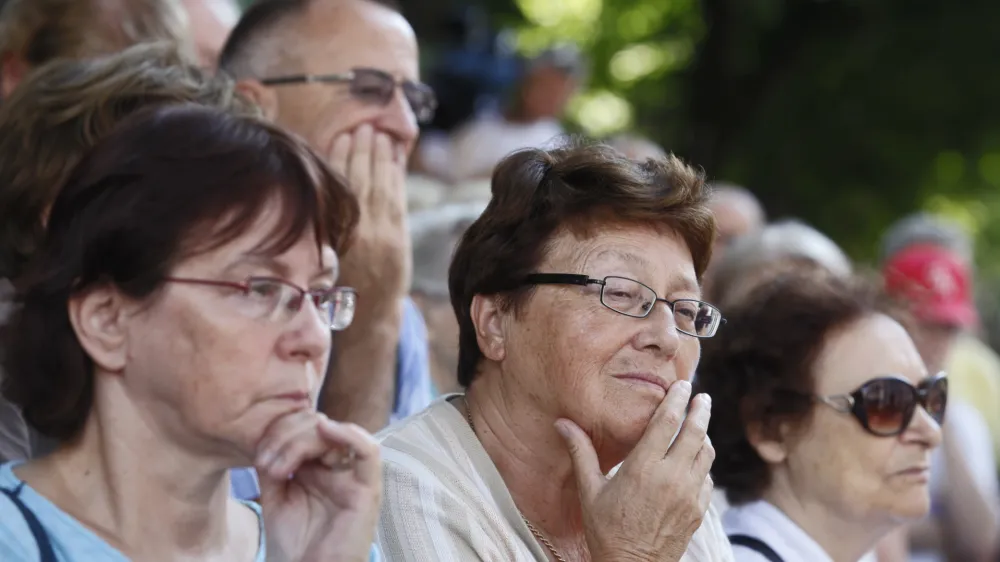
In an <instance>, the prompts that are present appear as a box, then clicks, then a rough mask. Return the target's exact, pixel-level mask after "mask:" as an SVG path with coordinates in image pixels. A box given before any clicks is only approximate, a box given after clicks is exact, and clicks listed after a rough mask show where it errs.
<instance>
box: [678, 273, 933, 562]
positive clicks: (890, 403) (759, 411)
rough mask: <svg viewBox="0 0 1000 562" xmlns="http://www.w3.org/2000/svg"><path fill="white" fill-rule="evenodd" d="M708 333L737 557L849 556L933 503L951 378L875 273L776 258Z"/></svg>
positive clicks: (715, 438) (704, 388)
mask: <svg viewBox="0 0 1000 562" xmlns="http://www.w3.org/2000/svg"><path fill="white" fill-rule="evenodd" d="M727 320H728V323H727V325H726V330H725V331H724V332H723V333H722V334H720V337H717V338H715V339H713V340H712V341H711V342H710V344H709V345H706V346H705V360H704V361H702V363H701V366H700V367H699V369H698V379H697V384H696V385H695V386H696V388H697V390H699V391H701V392H707V393H710V394H711V395H712V397H713V399H714V401H715V407H716V408H715V412H716V414H715V416H713V418H712V423H711V425H710V426H709V429H708V435H709V437H711V439H712V443H713V444H714V445H715V447H716V450H717V451H718V458H717V460H716V462H715V466H714V467H713V468H712V476H713V478H714V479H715V482H716V483H717V484H718V486H719V487H720V488H722V489H724V490H725V492H726V497H727V499H728V500H729V502H730V504H731V505H732V506H733V507H732V508H730V509H729V510H728V511H727V512H726V514H725V516H724V517H723V524H724V525H725V528H726V532H727V533H728V535H729V538H730V540H731V541H732V544H733V550H734V553H735V556H736V560H737V561H746V562H761V561H768V562H778V561H785V562H793V561H794V562H797V561H799V560H808V561H810V562H824V561H826V562H847V561H857V560H859V559H862V558H865V557H866V553H868V552H870V551H871V550H872V548H873V547H874V546H875V544H876V543H877V542H879V540H880V539H881V538H883V537H884V536H886V535H888V534H889V533H890V532H892V531H893V530H894V529H897V528H898V527H899V526H900V525H902V524H904V523H905V522H907V521H912V520H915V519H919V518H921V517H923V516H924V515H926V514H927V512H928V509H929V507H930V498H929V492H928V480H929V466H930V454H931V451H932V450H933V449H934V448H935V447H937V446H938V444H939V443H940V441H941V423H942V421H943V419H944V413H945V405H946V403H947V397H948V383H947V379H946V378H945V377H944V376H943V375H941V374H935V373H932V372H928V371H927V369H926V367H925V365H924V363H923V361H922V360H921V359H920V355H919V353H918V352H917V349H916V348H915V347H914V345H913V341H911V339H910V337H909V335H907V332H906V330H905V329H904V328H903V327H902V326H901V325H900V324H899V323H897V322H896V321H895V320H893V319H892V318H891V317H890V316H887V315H886V314H884V313H882V312H881V305H880V299H879V298H878V297H877V294H876V293H875V291H873V290H872V289H871V288H870V287H869V285H868V284H866V283H865V282H863V281H860V280H857V279H853V278H851V277H849V276H842V275H837V274H834V273H832V272H830V271H827V270H826V269H824V268H822V267H820V266H813V267H809V266H807V265H804V264H799V265H798V266H796V267H787V266H786V267H782V268H777V269H775V270H774V271H772V272H771V273H770V274H769V276H768V277H767V278H766V280H762V282H761V283H759V284H758V285H757V286H756V287H755V288H754V289H752V290H750V292H749V293H747V294H746V295H745V296H744V297H743V298H742V299H741V300H740V301H739V302H737V303H733V304H732V306H731V308H730V309H729V313H728V318H727Z"/></svg>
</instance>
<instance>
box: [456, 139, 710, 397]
mask: <svg viewBox="0 0 1000 562" xmlns="http://www.w3.org/2000/svg"><path fill="white" fill-rule="evenodd" d="M492 189H493V198H492V200H491V201H490V203H489V205H488V206H487V207H486V210H485V211H484V212H483V214H482V215H481V216H480V217H479V219H478V220H476V221H475V222H474V223H473V224H472V225H471V226H470V227H469V228H468V230H466V232H465V234H464V236H463V237H462V240H461V241H460V242H459V245H458V247H457V249H456V250H455V257H454V259H453V261H452V264H451V268H450V270H449V272H448V288H449V291H450V293H451V304H452V307H453V308H454V309H455V315H456V316H457V318H458V324H459V330H460V336H459V360H458V381H459V383H460V384H462V385H463V386H468V385H469V384H470V383H471V382H472V380H473V378H474V377H475V374H476V369H477V367H478V365H479V361H480V359H481V358H482V352H481V351H480V349H479V345H478V343H477V341H476V332H475V327H474V326H473V323H472V317H471V313H470V306H471V304H472V298H473V297H474V296H475V295H477V294H486V295H489V294H508V295H509V296H510V297H511V299H510V303H511V304H512V305H514V306H517V304H518V301H519V300H520V299H521V298H522V297H523V296H525V295H526V294H527V292H526V291H527V289H524V288H523V287H521V281H522V280H523V279H524V278H525V276H526V275H528V274H530V273H533V272H534V271H535V268H536V267H537V265H538V264H539V263H540V262H541V260H542V258H543V257H544V254H545V251H546V246H547V244H548V242H549V240H551V239H552V237H553V235H554V234H555V233H556V232H557V231H558V230H559V229H561V228H570V229H574V230H581V231H583V232H586V231H587V229H588V227H590V226H591V225H594V224H601V223H616V222H617V223H625V224H633V223H634V224H644V225H653V226H656V227H658V228H663V227H666V228H669V229H672V230H674V231H676V232H677V233H679V234H680V235H681V236H682V237H683V238H684V241H685V242H686V243H687V246H688V248H689V249H690V251H691V257H692V260H693V261H694V268H695V272H696V273H697V275H698V279H699V280H700V279H701V276H702V274H703V273H704V271H705V267H706V266H707V265H708V261H709V259H710V257H711V253H712V240H713V239H714V238H715V220H714V219H713V218H712V213H711V211H709V209H708V206H707V201H708V190H707V188H706V187H705V184H704V179H703V177H702V175H701V174H700V173H698V172H696V171H694V170H693V169H691V168H690V167H688V166H687V165H685V164H684V163H683V162H681V161H680V160H679V159H678V158H676V157H675V156H673V155H671V156H669V157H667V158H666V159H663V160H653V159H649V160H646V161H645V162H636V161H632V160H629V159H628V158H626V157H625V156H623V155H622V154H620V153H619V152H617V151H615V150H614V149H612V148H610V147H608V146H605V145H600V144H588V143H582V142H579V141H577V142H573V143H570V144H569V145H568V146H566V147H564V148H557V149H554V150H524V151H521V152H516V153H514V154H512V155H510V156H508V157H507V158H505V159H504V160H503V161H501V162H500V163H499V164H498V165H497V167H496V169H495V170H494V172H493V182H492Z"/></svg>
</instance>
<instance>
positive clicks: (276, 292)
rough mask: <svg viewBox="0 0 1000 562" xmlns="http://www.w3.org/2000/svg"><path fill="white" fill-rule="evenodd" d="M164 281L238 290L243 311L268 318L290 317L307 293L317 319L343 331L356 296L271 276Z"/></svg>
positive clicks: (348, 291)
mask: <svg viewBox="0 0 1000 562" xmlns="http://www.w3.org/2000/svg"><path fill="white" fill-rule="evenodd" d="M164 281H168V282H171V283H188V284H192V285H208V286H214V287H226V288H229V289H236V290H237V291H239V292H240V293H242V298H241V303H240V306H241V307H242V308H241V310H242V311H243V312H244V313H245V314H247V315H248V316H250V317H253V318H256V319H262V320H269V321H288V320H291V319H292V318H293V317H294V316H295V314H296V313H298V311H299V310H301V309H302V304H303V303H304V302H305V299H306V297H307V296H308V297H309V300H311V301H312V303H313V305H314V306H315V307H316V311H317V313H318V314H319V316H320V319H321V320H322V321H323V322H324V323H326V324H328V325H329V326H330V329H331V330H335V331H340V330H344V329H346V328H347V327H348V326H350V325H351V322H352V321H353V320H354V306H355V303H356V302H357V299H358V296H357V292H356V291H355V290H354V289H351V288H350V287H330V288H328V289H326V288H325V289H309V290H306V289H303V288H301V287H299V286H298V285H294V284H292V283H289V282H288V281H285V280H283V279H276V278H272V277H249V278H247V280H246V281H244V282H243V283H232V282H229V281H211V280H207V279H189V278H185V277H167V278H165V279H164Z"/></svg>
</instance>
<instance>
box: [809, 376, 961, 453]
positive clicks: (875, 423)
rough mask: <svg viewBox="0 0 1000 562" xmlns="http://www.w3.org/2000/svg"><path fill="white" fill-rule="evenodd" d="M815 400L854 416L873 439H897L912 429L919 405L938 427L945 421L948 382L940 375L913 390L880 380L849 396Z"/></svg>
mask: <svg viewBox="0 0 1000 562" xmlns="http://www.w3.org/2000/svg"><path fill="white" fill-rule="evenodd" d="M816 398H817V399H818V400H819V401H820V402H823V403H824V404H827V405H829V406H831V407H832V408H833V409H835V410H837V411H838V412H841V413H844V414H851V415H853V416H854V417H855V418H857V420H858V421H859V422H860V423H861V427H863V428H864V429H865V430H866V431H868V432H869V433H871V434H872V435H876V436H879V437H894V436H896V435H900V434H901V433H903V432H904V431H906V428H908V427H909V426H910V422H911V421H913V415H914V414H915V413H916V411H917V406H918V405H920V406H923V408H924V410H926V411H927V413H928V414H930V416H931V418H932V419H934V421H936V422H937V423H938V424H941V423H942V422H943V421H944V411H945V406H947V404H948V379H947V377H945V374H944V373H939V374H937V375H936V376H934V377H930V378H928V379H926V380H924V381H923V382H921V383H920V384H919V385H918V386H913V385H912V384H910V383H909V382H907V381H905V380H903V379H901V378H897V377H880V378H877V379H872V380H870V381H868V382H866V383H865V384H863V385H861V386H860V387H858V389H857V390H855V391H854V392H851V393H850V394H837V395H833V396H817V397H816Z"/></svg>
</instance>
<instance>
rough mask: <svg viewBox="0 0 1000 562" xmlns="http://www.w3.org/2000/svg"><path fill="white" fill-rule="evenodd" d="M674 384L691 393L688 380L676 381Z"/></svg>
mask: <svg viewBox="0 0 1000 562" xmlns="http://www.w3.org/2000/svg"><path fill="white" fill-rule="evenodd" d="M674 384H676V385H680V386H678V388H680V389H681V390H682V391H684V392H687V393H688V394H690V393H691V383H690V382H688V381H677V382H675V383H674Z"/></svg>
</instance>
